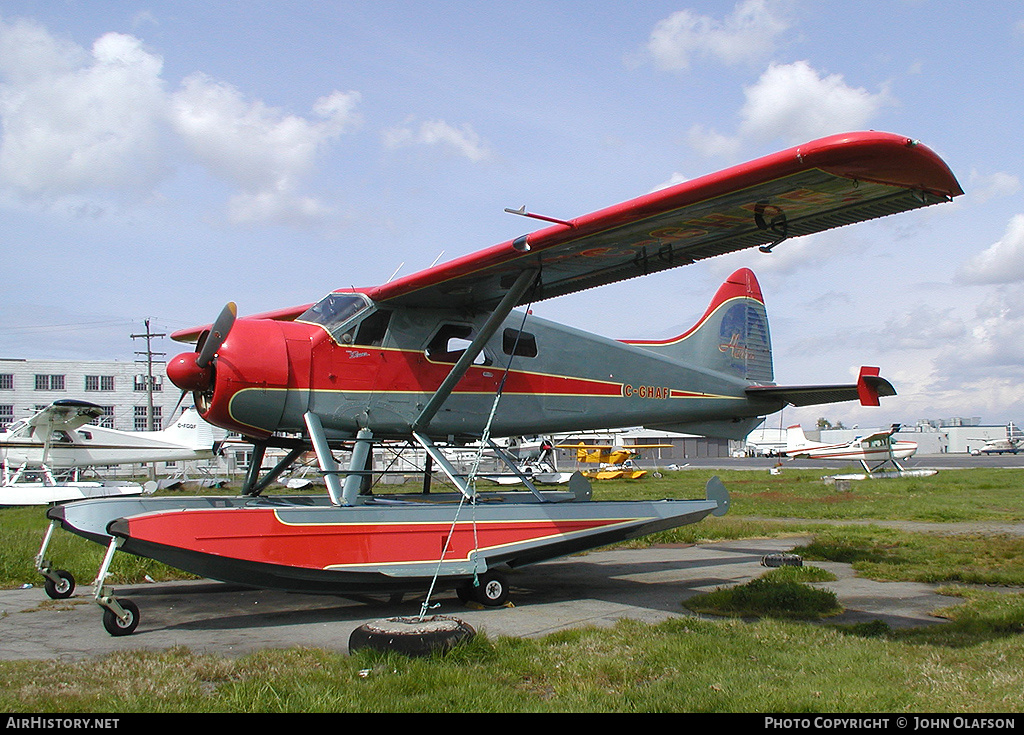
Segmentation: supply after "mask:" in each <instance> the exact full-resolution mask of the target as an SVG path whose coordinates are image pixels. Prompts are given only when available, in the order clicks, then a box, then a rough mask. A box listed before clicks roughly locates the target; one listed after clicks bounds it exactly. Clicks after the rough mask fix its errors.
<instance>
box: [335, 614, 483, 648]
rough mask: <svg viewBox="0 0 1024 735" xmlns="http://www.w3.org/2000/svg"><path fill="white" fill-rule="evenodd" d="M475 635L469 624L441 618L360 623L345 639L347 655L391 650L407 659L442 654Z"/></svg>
mask: <svg viewBox="0 0 1024 735" xmlns="http://www.w3.org/2000/svg"><path fill="white" fill-rule="evenodd" d="M475 635H476V631H475V630H474V629H473V627H472V626H471V625H469V623H466V622H463V621H462V620H459V619H458V618H450V617H447V616H444V615H432V616H430V617H425V618H424V617H408V618H385V619H383V620H371V621H369V622H366V623H363V624H362V625H360V626H359V627H358V628H356V629H355V630H354V631H352V635H350V636H349V639H348V650H349V653H355V652H356V651H359V650H361V649H367V648H368V649H371V650H374V651H394V652H396V653H403V654H405V655H407V656H428V655H430V654H431V653H434V652H435V651H436V652H439V653H444V652H445V651H448V650H450V649H452V648H454V647H455V646H456V645H458V644H459V643H462V642H463V641H467V640H469V639H471V638H472V637H473V636H475Z"/></svg>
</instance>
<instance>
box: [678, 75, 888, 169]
mask: <svg viewBox="0 0 1024 735" xmlns="http://www.w3.org/2000/svg"><path fill="white" fill-rule="evenodd" d="M744 96H745V97H746V102H745V103H744V105H743V108H742V109H741V110H740V118H741V121H740V125H739V130H738V134H737V136H736V138H735V140H731V139H729V138H727V137H725V136H722V135H720V134H718V133H715V132H713V131H712V132H708V131H704V130H703V129H700V128H695V129H694V130H692V131H691V143H694V144H695V145H696V146H697V147H698V150H702V151H704V152H707V153H709V154H713V153H717V152H721V151H728V150H732V149H734V148H738V147H739V145H740V144H741V143H742V142H745V141H756V142H764V141H770V140H773V139H776V138H781V139H782V140H784V141H786V142H788V143H790V144H794V145H795V144H797V143H802V142H804V141H807V140H812V139H814V138H820V137H822V136H825V135H831V134H833V133H840V132H846V131H850V130H858V129H862V128H864V127H867V126H868V123H869V121H870V120H871V119H872V118H874V117H875V115H876V114H877V113H878V111H879V110H880V109H881V108H882V107H884V106H885V105H887V104H891V103H892V101H893V100H892V97H891V96H890V94H889V92H888V91H887V90H885V89H883V90H882V91H880V92H877V93H871V92H868V91H867V90H865V89H863V88H861V87H851V86H849V85H848V84H847V83H846V81H845V80H844V79H843V77H842V76H841V75H839V74H830V75H827V76H823V75H821V74H819V73H818V71H816V70H815V69H814V68H812V67H811V65H810V64H808V63H807V62H806V61H796V62H794V63H792V64H772V65H771V66H769V67H768V69H767V70H766V71H765V72H764V74H762V75H761V77H760V78H759V79H758V81H757V82H756V83H755V84H754V85H752V86H750V87H746V88H745V89H744ZM709 141H710V143H709Z"/></svg>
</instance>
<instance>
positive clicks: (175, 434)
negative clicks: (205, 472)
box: [154, 408, 213, 449]
mask: <svg viewBox="0 0 1024 735" xmlns="http://www.w3.org/2000/svg"><path fill="white" fill-rule="evenodd" d="M154 434H155V435H156V436H158V437H159V438H161V439H163V440H165V441H168V442H171V443H172V444H180V445H181V446H184V447H189V448H190V449H212V448H213V427H212V426H211V425H210V424H208V423H206V422H205V421H204V420H203V419H202V418H201V417H200V416H199V412H198V411H196V410H195V409H194V408H189V409H187V410H185V411H182V413H181V416H179V417H178V419H177V420H176V421H175V422H174V423H173V424H171V425H170V426H168V427H167V428H166V429H164V430H162V431H158V432H154Z"/></svg>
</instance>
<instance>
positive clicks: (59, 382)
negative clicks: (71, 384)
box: [36, 374, 64, 390]
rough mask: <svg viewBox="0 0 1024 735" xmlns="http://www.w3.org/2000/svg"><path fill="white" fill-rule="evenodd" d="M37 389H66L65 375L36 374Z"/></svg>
mask: <svg viewBox="0 0 1024 735" xmlns="http://www.w3.org/2000/svg"><path fill="white" fill-rule="evenodd" d="M36 390H64V376H63V375H39V374H36Z"/></svg>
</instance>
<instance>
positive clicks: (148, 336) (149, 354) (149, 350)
mask: <svg viewBox="0 0 1024 735" xmlns="http://www.w3.org/2000/svg"><path fill="white" fill-rule="evenodd" d="M166 336H167V335H166V334H154V333H153V332H151V331H150V330H149V319H147V320H146V333H145V334H133V335H132V336H131V337H132V339H142V338H145V340H146V349H145V351H136V352H135V354H136V355H145V356H146V399H147V400H146V411H147V413H146V417H147V419H146V425H147V426H149V430H150V431H156V430H157V429H158V428H159V427H157V426H156V425H155V422H154V416H153V363H154V362H164V361H163V360H154V359H153V358H154V357H166V356H167V353H166V352H153V340H154V339H156V338H157V337H166ZM136 362H142V361H141V360H136Z"/></svg>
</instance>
